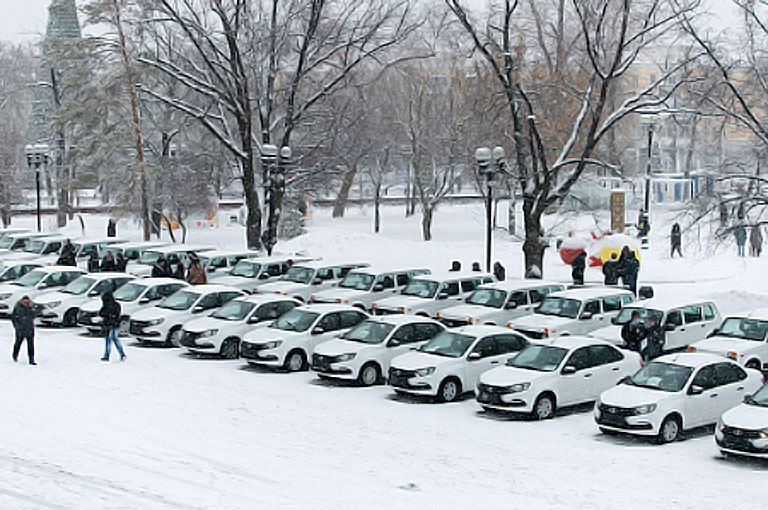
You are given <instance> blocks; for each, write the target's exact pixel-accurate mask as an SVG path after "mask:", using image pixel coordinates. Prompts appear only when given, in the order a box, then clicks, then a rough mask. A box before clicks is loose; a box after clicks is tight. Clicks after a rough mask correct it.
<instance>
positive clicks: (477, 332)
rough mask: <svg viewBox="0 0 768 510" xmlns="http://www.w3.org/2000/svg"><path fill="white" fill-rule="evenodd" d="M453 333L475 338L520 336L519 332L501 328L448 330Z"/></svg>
mask: <svg viewBox="0 0 768 510" xmlns="http://www.w3.org/2000/svg"><path fill="white" fill-rule="evenodd" d="M448 331H449V332H451V333H460V334H462V335H470V336H474V337H480V336H488V335H501V334H505V335H508V334H510V333H514V334H519V333H518V332H517V331H514V330H511V329H509V328H502V327H501V326H485V325H478V326H462V327H460V328H453V329H449V330H448Z"/></svg>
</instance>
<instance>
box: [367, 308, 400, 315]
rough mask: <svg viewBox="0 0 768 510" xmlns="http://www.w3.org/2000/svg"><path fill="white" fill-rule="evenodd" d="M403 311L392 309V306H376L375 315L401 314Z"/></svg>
mask: <svg viewBox="0 0 768 510" xmlns="http://www.w3.org/2000/svg"><path fill="white" fill-rule="evenodd" d="M402 313H403V312H401V311H398V310H392V309H390V308H374V309H373V315H399V314H402Z"/></svg>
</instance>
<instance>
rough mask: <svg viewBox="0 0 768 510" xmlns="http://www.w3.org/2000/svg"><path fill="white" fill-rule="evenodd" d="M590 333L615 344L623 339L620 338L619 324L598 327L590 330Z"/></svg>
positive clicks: (621, 342) (620, 342) (619, 343)
mask: <svg viewBox="0 0 768 510" xmlns="http://www.w3.org/2000/svg"><path fill="white" fill-rule="evenodd" d="M590 335H591V336H593V337H595V338H599V339H601V340H605V341H607V342H611V343H613V344H616V345H621V344H623V343H624V340H623V339H622V338H621V326H613V325H612V326H606V327H604V328H599V329H596V330H594V331H593V332H591V333H590Z"/></svg>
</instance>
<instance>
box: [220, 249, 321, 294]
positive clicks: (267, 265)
mask: <svg viewBox="0 0 768 510" xmlns="http://www.w3.org/2000/svg"><path fill="white" fill-rule="evenodd" d="M309 260H310V259H308V258H306V257H294V256H288V255H280V256H278V255H275V256H273V257H263V258H253V259H242V260H240V261H239V262H238V263H237V264H235V267H233V268H232V270H231V271H230V272H229V273H227V274H226V275H225V276H221V277H219V278H216V282H217V283H220V284H222V285H230V286H232V287H236V288H238V289H240V290H243V291H245V292H248V293H249V294H251V293H254V292H258V290H259V287H261V286H262V285H264V284H265V283H267V282H273V281H276V280H277V279H278V278H280V277H281V276H283V275H284V274H285V273H287V272H288V270H289V269H290V268H291V267H292V265H293V264H294V263H302V262H308V261H309Z"/></svg>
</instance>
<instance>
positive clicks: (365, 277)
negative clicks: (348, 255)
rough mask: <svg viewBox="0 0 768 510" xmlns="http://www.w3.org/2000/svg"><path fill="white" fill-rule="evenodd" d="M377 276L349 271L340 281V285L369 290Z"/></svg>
mask: <svg viewBox="0 0 768 510" xmlns="http://www.w3.org/2000/svg"><path fill="white" fill-rule="evenodd" d="M374 279H375V277H374V276H373V275H372V274H368V273H349V274H348V275H347V276H346V277H344V279H343V280H342V281H341V283H339V287H343V288H345V289H355V290H368V289H370V288H371V285H373V280H374Z"/></svg>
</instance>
